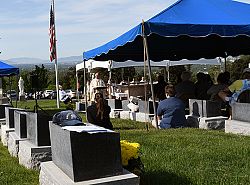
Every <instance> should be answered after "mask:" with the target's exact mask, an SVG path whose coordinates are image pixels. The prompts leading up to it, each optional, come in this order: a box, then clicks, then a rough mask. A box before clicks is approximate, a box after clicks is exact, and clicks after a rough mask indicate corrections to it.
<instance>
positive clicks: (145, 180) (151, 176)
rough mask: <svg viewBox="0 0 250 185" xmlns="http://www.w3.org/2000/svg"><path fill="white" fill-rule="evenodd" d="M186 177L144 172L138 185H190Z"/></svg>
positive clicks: (159, 172)
mask: <svg viewBox="0 0 250 185" xmlns="http://www.w3.org/2000/svg"><path fill="white" fill-rule="evenodd" d="M191 184H193V183H191V181H190V180H189V179H188V178H187V177H183V176H178V175H176V174H175V173H171V172H165V171H154V172H145V173H144V174H143V175H142V176H141V179H140V185H191Z"/></svg>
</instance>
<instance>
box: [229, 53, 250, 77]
mask: <svg viewBox="0 0 250 185" xmlns="http://www.w3.org/2000/svg"><path fill="white" fill-rule="evenodd" d="M249 63H250V56H249V55H245V56H243V55H242V56H240V58H239V59H236V60H235V61H234V62H232V64H231V65H229V69H230V70H229V72H230V73H231V81H235V80H238V79H241V76H242V71H243V70H244V68H246V67H248V64H249Z"/></svg>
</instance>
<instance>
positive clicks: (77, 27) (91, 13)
mask: <svg viewBox="0 0 250 185" xmlns="http://www.w3.org/2000/svg"><path fill="white" fill-rule="evenodd" d="M176 1H177V0H88V1H87V0H55V14H56V37H57V53H58V57H59V58H60V57H67V56H80V55H82V53H83V52H84V51H88V50H90V49H93V48H96V47H98V46H100V45H102V44H105V43H106V42H108V41H110V40H113V39H115V38H117V37H118V36H120V35H121V34H123V33H125V32H126V31H128V30H130V29H131V28H132V27H134V26H136V25H137V24H139V23H140V22H141V21H142V19H144V20H148V19H149V18H151V17H152V16H154V15H155V14H157V13H159V12H160V11H162V10H164V9H165V8H166V7H168V6H169V5H171V4H173V3H174V2H176ZM238 1H242V2H248V3H250V0H238ZM50 5H51V0H7V1H6V0H3V1H1V6H0V12H1V13H0V38H1V39H0V51H1V52H2V53H1V54H0V59H3V60H7V59H10V58H19V57H32V58H40V59H45V60H49V31H48V30H49V12H50Z"/></svg>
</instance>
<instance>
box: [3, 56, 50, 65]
mask: <svg viewBox="0 0 250 185" xmlns="http://www.w3.org/2000/svg"><path fill="white" fill-rule="evenodd" d="M6 62H7V63H9V64H13V65H14V64H45V63H49V61H47V60H43V59H40V58H28V57H21V58H10V59H8V60H6Z"/></svg>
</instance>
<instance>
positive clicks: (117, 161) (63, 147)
mask: <svg viewBox="0 0 250 185" xmlns="http://www.w3.org/2000/svg"><path fill="white" fill-rule="evenodd" d="M50 137H51V149H52V160H53V162H54V163H55V164H56V165H57V166H58V167H59V168H60V169H61V170H62V171H63V172H64V173H65V174H67V175H68V176H69V177H70V178H71V179H72V180H73V181H74V182H79V181H84V180H90V179H96V178H101V177H108V176H113V175H119V174H122V165H121V149H120V135H119V133H117V132H105V133H93V134H89V133H87V132H81V133H78V132H74V131H68V130H63V129H62V128H61V127H60V126H58V125H56V124H54V123H52V122H50Z"/></svg>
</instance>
